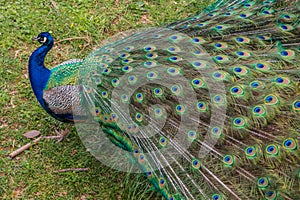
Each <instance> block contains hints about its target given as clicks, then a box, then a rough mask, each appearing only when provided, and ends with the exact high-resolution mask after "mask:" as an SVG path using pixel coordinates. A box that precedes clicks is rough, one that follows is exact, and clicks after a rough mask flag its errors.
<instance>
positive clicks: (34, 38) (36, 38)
mask: <svg viewBox="0 0 300 200" xmlns="http://www.w3.org/2000/svg"><path fill="white" fill-rule="evenodd" d="M38 39H40V37H38V36H35V37H33V38H32V41H36V40H38Z"/></svg>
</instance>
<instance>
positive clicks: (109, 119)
mask: <svg viewBox="0 0 300 200" xmlns="http://www.w3.org/2000/svg"><path fill="white" fill-rule="evenodd" d="M299 8H300V7H299V2H298V1H271V0H269V1H267V0H266V1H221V0H220V1H217V2H216V3H215V4H213V5H211V6H210V7H208V8H207V9H206V10H205V11H204V12H202V13H200V14H199V15H196V16H192V17H189V18H187V19H185V20H182V21H178V22H175V23H173V24H171V25H169V26H167V27H164V28H150V29H146V30H143V31H140V32H137V33H135V34H133V35H131V36H129V37H127V38H125V39H122V40H120V41H116V42H114V43H111V44H107V45H105V46H104V47H102V48H100V49H99V50H97V51H95V52H93V53H92V54H90V55H89V56H88V57H87V58H86V59H85V61H84V62H83V64H82V65H83V66H82V69H81V72H80V76H81V77H80V83H81V84H82V85H83V90H84V94H83V95H84V98H85V99H86V101H87V109H89V110H91V113H92V115H93V119H95V120H96V121H97V122H98V123H99V125H100V127H101V130H102V131H103V132H104V133H105V136H106V137H107V138H109V139H110V141H111V142H112V143H113V146H114V147H118V149H121V150H124V151H122V153H121V152H118V153H116V152H113V151H112V150H111V151H110V152H109V151H108V153H109V154H108V155H107V157H108V158H110V157H113V156H116V155H119V156H122V154H126V157H127V158H129V160H131V162H134V163H135V164H136V165H137V166H138V168H137V169H136V170H137V171H136V172H141V173H144V174H145V176H146V177H147V179H148V180H149V181H150V182H151V183H152V184H153V185H154V187H155V189H156V190H157V191H159V192H160V193H161V194H162V195H163V196H164V197H165V198H166V199H214V200H217V199H299V198H300V185H299V179H300V164H299V163H300V150H299V135H300V134H299V133H300V89H299V84H300V81H299V80H300V70H299V65H300V64H299V58H300V56H299V50H300V49H299V40H300V39H299V38H300V37H299V28H300V27H299ZM118 162H121V157H117V158H116V163H115V165H118Z"/></svg>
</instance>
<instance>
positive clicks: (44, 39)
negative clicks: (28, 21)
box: [32, 32, 53, 45]
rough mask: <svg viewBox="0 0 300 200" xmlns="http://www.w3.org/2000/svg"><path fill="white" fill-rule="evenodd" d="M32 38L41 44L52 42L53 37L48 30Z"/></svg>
mask: <svg viewBox="0 0 300 200" xmlns="http://www.w3.org/2000/svg"><path fill="white" fill-rule="evenodd" d="M32 40H36V41H38V42H39V43H40V44H42V45H50V44H53V38H52V36H51V34H50V33H48V32H41V33H40V34H39V35H38V36H36V37H34V38H32Z"/></svg>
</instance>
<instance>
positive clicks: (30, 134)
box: [23, 130, 41, 139]
mask: <svg viewBox="0 0 300 200" xmlns="http://www.w3.org/2000/svg"><path fill="white" fill-rule="evenodd" d="M39 135H41V132H40V131H37V130H32V131H28V132H27V133H24V134H23V136H24V137H26V138H29V139H32V138H35V137H37V136H39Z"/></svg>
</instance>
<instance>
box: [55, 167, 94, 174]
mask: <svg viewBox="0 0 300 200" xmlns="http://www.w3.org/2000/svg"><path fill="white" fill-rule="evenodd" d="M89 170H90V168H68V169H60V170H56V171H54V173H62V172H84V171H89Z"/></svg>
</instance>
